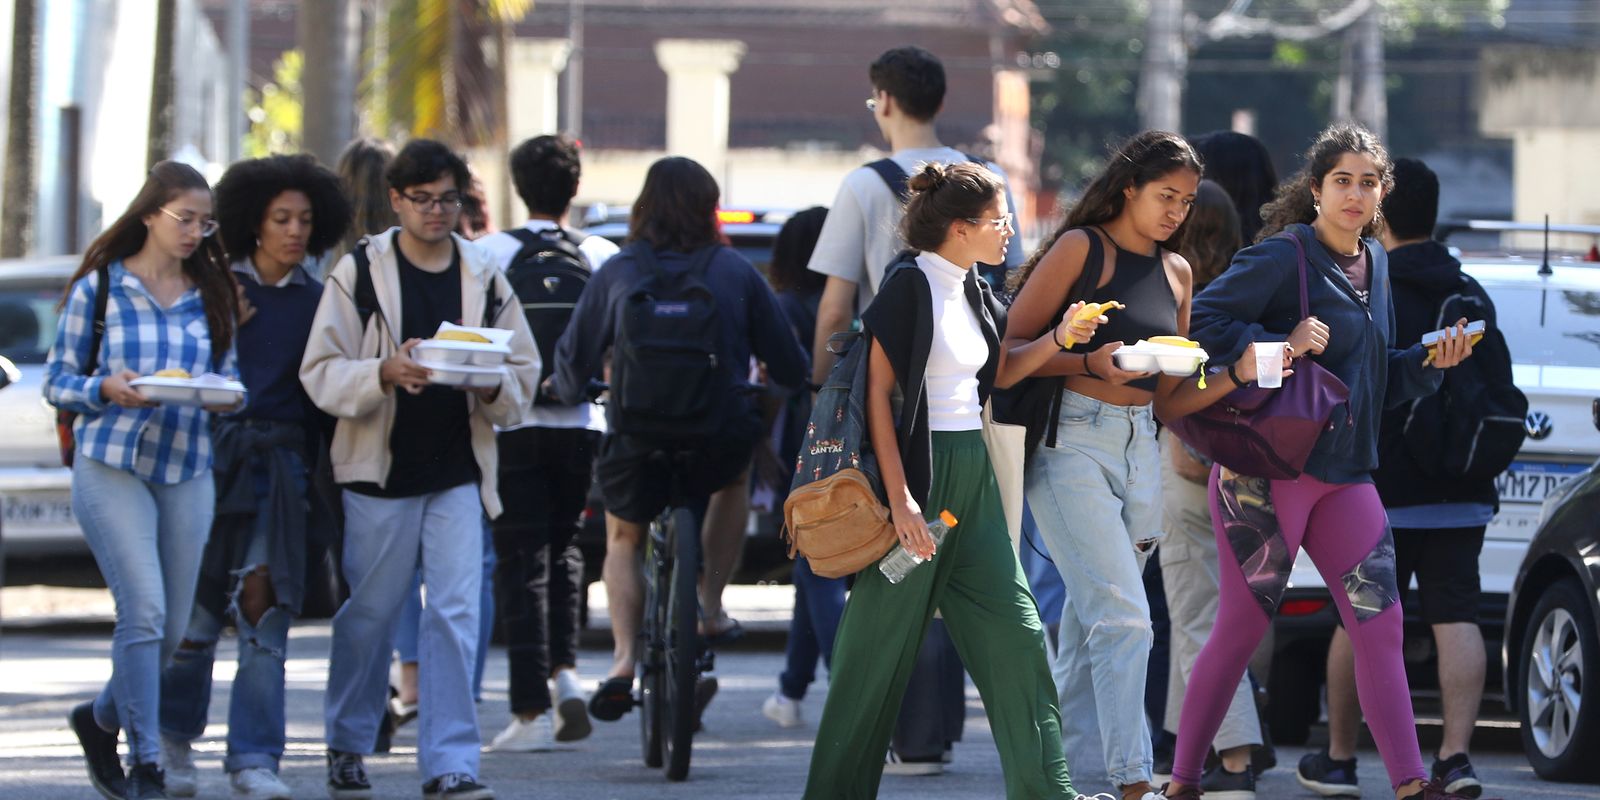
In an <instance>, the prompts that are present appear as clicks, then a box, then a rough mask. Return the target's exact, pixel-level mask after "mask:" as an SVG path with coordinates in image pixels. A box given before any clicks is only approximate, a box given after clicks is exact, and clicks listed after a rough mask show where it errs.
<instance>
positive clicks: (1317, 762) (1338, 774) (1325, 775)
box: [1294, 750, 1361, 797]
mask: <svg viewBox="0 0 1600 800" xmlns="http://www.w3.org/2000/svg"><path fill="white" fill-rule="evenodd" d="M1294 778H1295V780H1297V781H1299V782H1300V785H1301V786H1304V787H1306V788H1307V789H1310V790H1311V791H1313V792H1316V793H1317V794H1320V795H1322V796H1323V797H1360V796H1361V783H1360V781H1359V780H1357V778H1356V760H1355V759H1354V758H1351V759H1349V760H1346V761H1339V760H1335V759H1334V758H1333V757H1332V756H1330V755H1328V751H1327V750H1318V751H1317V752H1315V753H1306V754H1305V755H1304V756H1302V757H1301V758H1300V764H1299V765H1298V766H1297V767H1295V772H1294Z"/></svg>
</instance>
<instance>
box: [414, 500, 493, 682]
mask: <svg viewBox="0 0 1600 800" xmlns="http://www.w3.org/2000/svg"><path fill="white" fill-rule="evenodd" d="M493 531H494V529H493V528H491V527H490V525H489V518H488V517H484V518H483V588H482V589H481V590H480V591H479V593H478V603H479V611H478V657H477V659H476V660H475V663H474V664H473V667H472V699H473V700H474V701H477V700H482V699H483V671H484V668H485V667H487V666H488V665H487V664H486V663H484V657H485V656H487V655H488V654H489V642H490V639H492V638H493V637H494V569H495V566H496V565H497V564H498V563H499V562H498V561H497V560H496V558H495V552H494V532H493ZM421 622H422V572H421V571H420V570H419V571H418V572H417V577H416V579H415V580H413V581H412V583H411V593H410V594H409V595H408V596H407V597H406V604H405V606H403V607H402V608H401V609H400V623H399V627H398V628H397V629H396V630H395V635H394V652H395V655H396V656H398V657H399V658H400V663H402V664H415V663H417V639H418V628H419V625H420V624H421Z"/></svg>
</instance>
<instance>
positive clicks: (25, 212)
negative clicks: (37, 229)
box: [0, 0, 39, 258]
mask: <svg viewBox="0 0 1600 800" xmlns="http://www.w3.org/2000/svg"><path fill="white" fill-rule="evenodd" d="M11 6H12V12H11V75H10V76H9V79H10V80H9V82H10V84H11V86H10V91H9V95H10V96H9V97H7V98H6V120H7V122H6V142H5V177H4V180H3V182H0V183H3V185H4V189H5V206H4V208H3V209H0V258H21V257H22V256H24V255H27V253H28V248H29V245H30V244H31V242H32V239H33V202H34V195H35V194H37V191H36V189H37V187H36V186H35V185H34V167H33V156H34V144H35V142H34V126H35V122H34V113H33V112H34V103H35V100H36V99H37V97H38V92H37V90H36V89H35V87H34V77H35V75H36V72H35V67H36V65H35V62H34V57H35V55H36V54H37V53H38V41H39V37H38V33H39V31H38V25H37V24H36V20H37V17H36V14H37V12H38V9H37V8H36V7H35V5H34V0H15V2H13V3H12V4H11Z"/></svg>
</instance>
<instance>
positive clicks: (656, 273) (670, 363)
mask: <svg viewBox="0 0 1600 800" xmlns="http://www.w3.org/2000/svg"><path fill="white" fill-rule="evenodd" d="M720 249H721V248H720V246H717V245H712V246H710V247H706V248H702V249H701V250H698V251H696V252H695V253H694V254H693V255H692V256H691V257H690V262H689V268H688V269H686V270H684V271H683V272H679V273H676V274H674V273H669V272H667V271H666V270H664V269H662V267H661V264H660V262H659V261H657V260H656V256H655V253H654V252H652V250H651V247H650V244H649V243H648V242H635V243H634V244H633V245H631V246H630V248H629V251H628V252H629V253H631V254H632V256H633V258H634V260H635V262H636V263H637V264H638V266H639V270H638V271H639V278H638V279H637V281H636V282H635V283H634V285H633V286H631V287H630V288H629V289H628V292H627V294H626V295H625V296H624V297H623V300H622V302H621V304H620V307H619V310H618V314H617V321H616V329H615V336H614V337H613V344H612V352H611V400H610V402H611V406H612V412H613V413H612V420H613V421H614V423H615V424H614V426H613V427H614V429H615V432H616V433H621V434H625V435H628V436H639V437H644V438H648V439H655V440H669V441H670V440H685V439H703V438H705V437H708V436H712V435H714V434H715V433H716V432H717V431H718V430H719V429H720V428H721V425H722V418H721V417H722V411H723V406H724V404H725V402H726V399H727V398H728V397H730V396H731V395H732V393H733V391H734V381H733V375H734V373H733V368H734V367H738V368H739V369H741V370H742V369H743V368H744V365H742V364H737V365H735V364H724V363H722V361H723V359H722V358H721V356H720V355H719V354H718V351H719V347H718V345H719V342H720V337H719V330H720V322H719V314H718V313H717V299H716V296H715V295H713V294H712V292H711V287H710V286H708V285H707V284H706V279H705V277H706V269H707V267H708V266H709V265H710V263H711V259H712V257H713V256H715V255H716V253H717V251H718V250H720Z"/></svg>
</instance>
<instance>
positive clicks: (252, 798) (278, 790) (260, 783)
mask: <svg viewBox="0 0 1600 800" xmlns="http://www.w3.org/2000/svg"><path fill="white" fill-rule="evenodd" d="M228 785H229V786H232V787H233V796H234V799H235V800H294V793H293V792H291V791H289V787H288V786H286V785H284V783H283V781H282V779H280V778H279V777H278V773H276V772H273V771H272V770H270V769H267V768H266V767H246V768H244V769H241V770H238V771H236V772H233V773H230V774H229V775H228Z"/></svg>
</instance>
